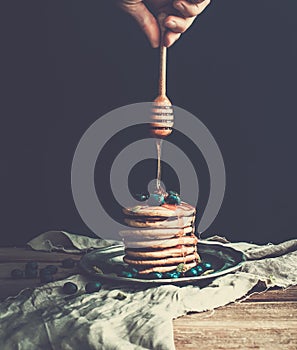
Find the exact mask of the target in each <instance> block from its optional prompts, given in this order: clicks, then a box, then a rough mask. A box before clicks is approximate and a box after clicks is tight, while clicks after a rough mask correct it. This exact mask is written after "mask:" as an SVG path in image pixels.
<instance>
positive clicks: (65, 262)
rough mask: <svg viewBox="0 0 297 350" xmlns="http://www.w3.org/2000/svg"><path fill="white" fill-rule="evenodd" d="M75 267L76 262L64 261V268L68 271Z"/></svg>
mask: <svg viewBox="0 0 297 350" xmlns="http://www.w3.org/2000/svg"><path fill="white" fill-rule="evenodd" d="M74 266H75V260H73V259H71V258H68V259H64V260H62V267H65V268H67V269H72V268H73V267H74Z"/></svg>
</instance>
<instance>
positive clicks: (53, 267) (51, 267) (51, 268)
mask: <svg viewBox="0 0 297 350" xmlns="http://www.w3.org/2000/svg"><path fill="white" fill-rule="evenodd" d="M45 269H46V270H48V271H49V272H50V273H51V274H55V273H57V272H58V268H57V266H56V265H47V266H46V267H45Z"/></svg>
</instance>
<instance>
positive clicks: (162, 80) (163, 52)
mask: <svg viewBox="0 0 297 350" xmlns="http://www.w3.org/2000/svg"><path fill="white" fill-rule="evenodd" d="M165 18H166V14H165V13H160V14H159V16H158V22H159V26H160V73H159V95H160V96H166V64H167V62H166V60H167V47H166V46H164V33H165V30H166V29H165V27H164V25H163V21H164V19H165Z"/></svg>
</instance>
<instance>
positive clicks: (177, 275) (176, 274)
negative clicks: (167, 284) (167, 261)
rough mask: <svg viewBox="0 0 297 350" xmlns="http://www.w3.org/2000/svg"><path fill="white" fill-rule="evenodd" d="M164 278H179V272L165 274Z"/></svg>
mask: <svg viewBox="0 0 297 350" xmlns="http://www.w3.org/2000/svg"><path fill="white" fill-rule="evenodd" d="M164 277H165V278H179V277H180V272H177V271H172V272H166V273H165V276H164Z"/></svg>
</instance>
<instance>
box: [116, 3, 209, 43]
mask: <svg viewBox="0 0 297 350" xmlns="http://www.w3.org/2000/svg"><path fill="white" fill-rule="evenodd" d="M210 1H211V0H118V3H119V5H120V7H121V8H122V9H123V10H124V11H125V12H128V13H129V14H130V15H131V16H132V17H134V19H135V20H136V21H137V22H138V24H139V26H140V27H141V29H142V30H143V31H144V33H145V34H146V36H147V38H148V39H149V41H150V43H151V45H152V47H158V46H159V44H160V29H159V24H158V21H157V16H158V14H159V13H165V14H166V17H165V19H164V21H163V25H164V27H165V28H166V29H167V31H166V32H165V34H164V38H163V40H164V41H163V44H164V45H165V46H167V47H169V46H171V45H172V44H173V43H174V42H175V41H176V40H178V39H179V37H180V36H181V34H182V33H184V32H185V31H186V30H187V29H188V28H189V27H190V26H191V25H192V23H193V22H194V20H195V19H196V17H197V16H198V15H199V14H200V13H201V12H202V11H204V9H205V8H206V7H207V6H208V5H209V3H210Z"/></svg>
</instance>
